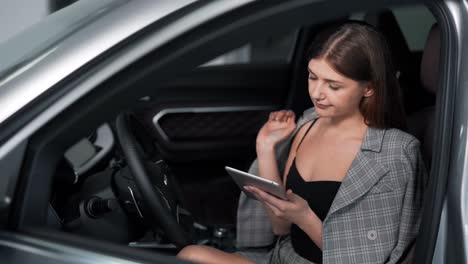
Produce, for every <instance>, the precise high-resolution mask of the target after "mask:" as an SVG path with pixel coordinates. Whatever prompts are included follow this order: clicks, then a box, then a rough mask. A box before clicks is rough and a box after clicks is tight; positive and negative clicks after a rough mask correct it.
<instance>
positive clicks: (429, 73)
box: [420, 23, 440, 95]
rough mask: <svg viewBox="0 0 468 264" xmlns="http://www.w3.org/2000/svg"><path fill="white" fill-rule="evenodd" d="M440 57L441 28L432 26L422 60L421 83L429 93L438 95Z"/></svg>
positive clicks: (435, 25)
mask: <svg viewBox="0 0 468 264" xmlns="http://www.w3.org/2000/svg"><path fill="white" fill-rule="evenodd" d="M439 57H440V28H439V26H438V25H437V23H436V24H434V25H432V28H431V30H430V31H429V34H428V36H427V40H426V45H425V46H424V52H423V55H422V59H421V73H420V75H421V76H420V77H421V83H422V85H423V87H424V89H426V90H427V91H429V92H430V93H432V94H434V95H435V94H436V93H437V86H438V85H437V82H438V80H439Z"/></svg>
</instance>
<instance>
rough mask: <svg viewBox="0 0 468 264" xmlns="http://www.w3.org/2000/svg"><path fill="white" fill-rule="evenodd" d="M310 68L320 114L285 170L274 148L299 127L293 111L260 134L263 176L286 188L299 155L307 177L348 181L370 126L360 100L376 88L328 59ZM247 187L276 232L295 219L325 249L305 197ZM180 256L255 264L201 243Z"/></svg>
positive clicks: (300, 167) (282, 114) (285, 231)
mask: <svg viewBox="0 0 468 264" xmlns="http://www.w3.org/2000/svg"><path fill="white" fill-rule="evenodd" d="M308 70H309V84H308V87H309V95H310V98H311V100H312V102H313V104H314V106H315V110H316V112H317V113H318V114H319V116H320V118H319V119H318V120H317V122H316V123H315V124H314V126H313V127H312V129H311V130H310V131H309V133H308V134H307V136H306V137H305V138H304V141H303V142H302V144H301V146H300V148H299V150H298V151H297V153H296V149H297V146H298V144H299V141H300V140H301V138H302V137H303V135H304V134H305V132H306V129H307V127H308V124H306V125H304V126H303V127H302V128H301V129H300V130H299V131H298V133H297V136H296V137H295V138H294V140H293V142H292V147H291V151H290V153H289V157H288V160H287V162H286V168H285V171H284V172H282V173H281V172H280V171H279V170H278V165H277V161H276V156H275V152H274V149H275V146H276V145H277V144H278V143H279V142H281V141H283V140H285V139H286V138H287V137H288V136H290V135H291V133H292V132H293V131H294V129H295V128H296V123H295V116H294V113H293V112H291V111H286V110H282V111H277V112H272V113H271V114H270V117H269V119H268V121H267V122H266V123H265V124H264V125H263V127H262V128H261V129H260V131H259V133H258V135H257V144H256V150H257V159H258V166H259V174H260V176H261V177H263V178H267V179H270V180H273V181H275V182H278V183H281V184H283V186H284V185H285V182H286V178H287V174H288V172H289V169H290V168H291V165H292V162H293V160H294V157H296V166H297V169H298V171H299V173H300V175H301V176H302V177H303V179H304V180H305V181H339V182H341V181H343V178H344V177H345V175H346V172H347V171H348V169H349V167H350V166H351V163H352V161H353V160H354V157H355V156H356V154H357V153H358V151H359V149H360V145H361V143H362V140H363V138H364V135H365V132H366V129H367V126H366V124H365V123H364V118H363V116H362V115H361V113H360V111H359V104H360V103H361V100H363V98H365V97H371V96H373V93H374V91H373V89H372V87H371V86H370V85H369V84H368V83H361V82H357V81H354V80H352V79H349V78H347V77H345V76H343V75H341V74H339V73H338V72H336V71H335V70H334V69H333V68H332V67H331V66H330V65H329V64H328V63H327V62H326V61H325V60H323V59H312V60H311V61H310V62H309V64H308ZM337 160H339V162H336V161H337ZM281 176H283V177H281ZM282 178H283V180H281V179H282ZM245 189H246V190H247V191H249V192H251V193H252V194H254V195H255V196H256V197H257V199H258V200H259V201H261V202H262V204H263V205H264V207H265V209H266V211H267V212H268V216H269V218H270V220H271V222H272V226H273V232H274V233H275V234H277V235H284V234H288V233H289V230H290V226H291V223H294V224H296V225H297V226H299V227H300V228H301V229H302V230H303V231H304V232H305V233H306V234H307V235H308V236H309V237H310V238H311V240H312V241H313V242H314V243H315V244H316V245H317V246H318V247H319V248H322V221H321V220H320V219H319V218H318V216H317V215H316V214H315V213H314V212H313V211H312V210H311V209H310V207H309V205H308V203H307V201H305V200H304V199H303V198H302V197H300V196H299V195H297V194H295V193H294V192H293V191H292V190H287V197H288V200H281V199H278V198H276V197H275V196H272V195H270V194H268V193H266V192H263V191H262V190H260V189H258V188H255V187H253V186H247V187H246V188H245ZM178 257H180V258H183V259H186V260H190V261H193V262H197V263H253V262H251V261H249V260H247V259H246V258H244V257H242V256H240V255H236V254H230V253H226V252H223V251H220V250H217V249H214V248H210V247H207V246H196V245H193V246H188V247H186V248H184V249H183V250H182V251H181V252H179V254H178Z"/></svg>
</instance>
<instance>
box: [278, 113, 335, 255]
mask: <svg viewBox="0 0 468 264" xmlns="http://www.w3.org/2000/svg"><path fill="white" fill-rule="evenodd" d="M315 121H317V119H315V120H314V121H313V122H312V124H310V126H309V128H308V129H307V131H306V133H305V134H304V136H303V137H302V140H301V142H299V145H298V146H297V149H299V146H300V145H301V143H302V141H303V140H304V138H305V136H306V135H307V133H309V130H310V128H311V127H312V126H313V125H314V124H315ZM296 153H297V151H296ZM340 184H341V182H337V181H309V182H307V181H304V179H303V178H302V176H301V175H300V174H299V171H298V170H297V167H296V157H294V160H293V162H292V165H291V168H290V170H289V173H288V178H287V179H286V189H291V190H293V191H294V193H295V194H297V195H299V196H300V197H302V198H303V199H304V200H306V201H307V203H308V204H309V207H310V208H311V209H312V211H314V213H315V214H316V215H317V216H318V218H320V220H322V221H323V220H324V219H325V217H326V216H327V213H328V210H329V209H330V206H331V204H332V202H333V199H334V198H335V195H336V193H337V192H338V189H339V188H340ZM291 243H292V246H293V248H294V250H295V251H296V253H297V254H299V255H300V256H301V257H303V258H305V259H308V260H310V261H312V262H316V263H322V251H321V250H320V248H319V247H317V245H315V243H314V242H313V241H312V239H310V237H309V236H308V235H307V234H306V233H305V232H304V231H302V229H300V228H299V227H298V226H297V225H295V224H292V225H291Z"/></svg>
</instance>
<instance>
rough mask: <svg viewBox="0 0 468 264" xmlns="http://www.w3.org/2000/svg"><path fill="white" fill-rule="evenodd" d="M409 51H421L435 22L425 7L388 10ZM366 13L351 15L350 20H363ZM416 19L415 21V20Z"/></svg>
mask: <svg viewBox="0 0 468 264" xmlns="http://www.w3.org/2000/svg"><path fill="white" fill-rule="evenodd" d="M390 10H391V11H392V13H393V15H394V16H395V19H396V20H397V23H398V26H399V27H400V29H401V31H402V33H403V36H404V38H405V40H406V42H407V44H408V47H409V49H410V50H411V51H422V50H423V49H424V44H425V42H426V36H427V34H428V33H429V30H430V28H431V26H432V25H433V24H434V23H435V22H436V20H435V18H434V15H433V14H432V13H431V12H430V11H429V9H427V7H426V6H423V5H416V6H405V7H394V8H390ZM365 16H366V13H363V12H359V13H353V14H352V15H351V16H350V19H353V20H365ZM415 18H417V19H415Z"/></svg>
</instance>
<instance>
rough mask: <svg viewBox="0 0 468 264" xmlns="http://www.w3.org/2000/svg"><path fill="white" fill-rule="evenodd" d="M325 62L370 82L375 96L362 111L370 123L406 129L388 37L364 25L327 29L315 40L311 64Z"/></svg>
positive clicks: (309, 55) (365, 102)
mask: <svg viewBox="0 0 468 264" xmlns="http://www.w3.org/2000/svg"><path fill="white" fill-rule="evenodd" d="M311 59H325V60H326V61H327V62H328V63H329V64H330V66H331V67H332V68H334V69H335V70H336V71H337V72H338V73H340V74H342V75H343V76H346V77H347V78H350V79H352V80H355V81H357V82H367V83H368V84H369V85H370V87H371V89H373V90H374V94H373V95H372V96H370V97H364V98H363V99H362V101H361V103H360V105H359V110H360V112H361V114H362V115H363V117H364V120H365V122H366V124H367V125H368V126H370V127H376V128H391V127H395V128H399V129H403V130H404V129H406V121H405V115H404V110H403V104H402V100H401V92H400V87H399V84H398V80H397V78H396V72H395V70H394V68H393V64H392V60H391V57H390V51H389V48H388V45H387V43H386V41H385V38H384V37H383V36H382V35H381V34H380V33H379V32H378V31H377V30H376V29H374V28H373V27H372V26H370V25H368V24H365V23H363V22H358V21H353V22H347V23H344V24H342V25H339V26H334V27H331V28H327V29H326V30H324V31H322V32H321V33H320V34H318V36H317V37H316V39H315V40H314V41H313V43H312V46H311V47H310V48H309V50H308V53H307V61H310V60H311Z"/></svg>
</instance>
